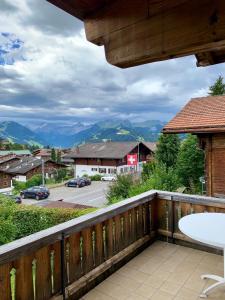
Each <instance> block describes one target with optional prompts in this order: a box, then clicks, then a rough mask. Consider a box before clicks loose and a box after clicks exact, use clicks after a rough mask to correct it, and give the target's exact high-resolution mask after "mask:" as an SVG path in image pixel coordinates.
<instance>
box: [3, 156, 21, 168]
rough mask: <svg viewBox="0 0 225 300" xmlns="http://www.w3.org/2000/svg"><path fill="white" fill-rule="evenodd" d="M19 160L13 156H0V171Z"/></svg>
mask: <svg viewBox="0 0 225 300" xmlns="http://www.w3.org/2000/svg"><path fill="white" fill-rule="evenodd" d="M19 160H20V158H19V157H18V156H16V155H14V154H10V155H5V156H0V169H5V168H6V167H9V166H10V165H11V164H13V163H15V162H18V161H19Z"/></svg>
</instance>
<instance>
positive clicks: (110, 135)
mask: <svg viewBox="0 0 225 300" xmlns="http://www.w3.org/2000/svg"><path fill="white" fill-rule="evenodd" d="M164 125H165V123H164V122H161V121H158V120H149V121H144V122H135V123H132V122H130V121H128V120H117V119H114V120H105V121H100V122H97V123H94V124H91V125H90V124H88V125H86V124H83V123H73V124H63V123H61V124H55V123H54V124H53V123H47V122H46V123H43V124H41V125H38V126H32V130H31V129H30V128H31V127H30V125H29V127H30V128H27V126H23V125H21V124H19V123H16V122H2V123H0V138H4V139H8V140H9V141H11V142H14V143H21V144H30V145H40V146H41V145H43V146H46V145H49V146H52V147H62V148H69V147H73V146H75V145H79V144H81V143H88V142H92V143H94V142H102V141H104V140H111V141H135V140H145V141H151V142H153V141H156V140H157V139H158V136H159V134H160V132H161V130H162V128H163V126H164Z"/></svg>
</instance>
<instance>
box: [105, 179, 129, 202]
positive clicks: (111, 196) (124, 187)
mask: <svg viewBox="0 0 225 300" xmlns="http://www.w3.org/2000/svg"><path fill="white" fill-rule="evenodd" d="M132 185H133V177H132V175H118V176H117V180H116V181H115V182H114V183H113V184H112V185H110V186H109V191H108V193H107V200H108V203H109V204H112V203H115V202H118V201H120V200H123V199H126V198H128V196H129V190H130V188H131V186H132Z"/></svg>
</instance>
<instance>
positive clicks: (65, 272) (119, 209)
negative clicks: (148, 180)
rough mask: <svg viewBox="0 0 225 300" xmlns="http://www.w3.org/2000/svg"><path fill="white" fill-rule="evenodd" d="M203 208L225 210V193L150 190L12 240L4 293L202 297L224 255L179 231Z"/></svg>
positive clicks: (26, 299) (4, 259) (2, 255)
mask: <svg viewBox="0 0 225 300" xmlns="http://www.w3.org/2000/svg"><path fill="white" fill-rule="evenodd" d="M197 212H225V199H217V198H210V197H201V196H191V195H184V194H179V193H169V192H160V191H149V192H146V193H144V194H142V195H139V196H136V197H133V198H130V199H127V200H124V201H122V202H120V203H118V204H115V205H112V206H109V207H107V208H104V209H100V210H98V211H97V212H94V213H91V214H89V215H85V216H82V217H80V218H77V219H74V220H71V221H69V222H66V223H63V224H60V225H57V226H55V227H52V228H49V229H47V230H44V231H41V232H38V233H36V234H33V235H31V236H29V237H26V238H23V239H20V240H17V241H15V242H13V243H10V244H7V245H4V246H2V247H0V299H1V300H11V299H16V300H34V299H35V300H45V299H46V300H47V299H51V300H61V299H80V298H81V299H85V300H86V299H98V300H101V299H104V300H107V299H121V300H122V299H129V300H131V299H135V300H138V299H157V300H160V299H167V300H169V299H176V300H178V299H179V300H186V299H188V300H191V299H198V296H199V293H200V291H201V290H202V289H203V287H204V286H207V285H208V284H210V283H211V282H209V281H207V280H205V281H202V280H201V279H200V274H202V273H205V272H210V273H216V274H218V275H222V273H223V261H222V256H221V255H220V254H221V251H220V250H218V249H213V248H209V247H206V246H205V245H203V244H200V243H197V242H195V241H193V240H191V239H189V238H187V237H185V236H184V235H183V234H182V233H181V232H180V231H179V229H178V221H179V219H180V218H181V217H182V216H185V215H187V214H190V213H197ZM223 298H225V292H224V290H218V291H216V292H215V293H213V294H212V295H211V296H209V299H223Z"/></svg>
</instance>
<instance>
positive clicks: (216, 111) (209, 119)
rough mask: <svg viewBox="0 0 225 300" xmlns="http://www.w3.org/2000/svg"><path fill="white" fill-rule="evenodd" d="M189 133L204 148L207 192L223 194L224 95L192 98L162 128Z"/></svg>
mask: <svg viewBox="0 0 225 300" xmlns="http://www.w3.org/2000/svg"><path fill="white" fill-rule="evenodd" d="M163 132H164V133H192V134H196V135H197V136H198V138H199V142H200V146H201V148H202V149H204V150H205V178H206V189H207V195H208V196H215V197H224V196H225V95H224V96H208V97H203V98H195V99H192V100H191V101H190V102H189V103H188V104H187V105H186V106H185V107H184V108H183V109H182V110H181V112H179V113H178V114H177V115H176V116H175V118H173V119H172V120H171V121H170V122H169V123H168V124H167V125H166V126H165V127H164V129H163Z"/></svg>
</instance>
